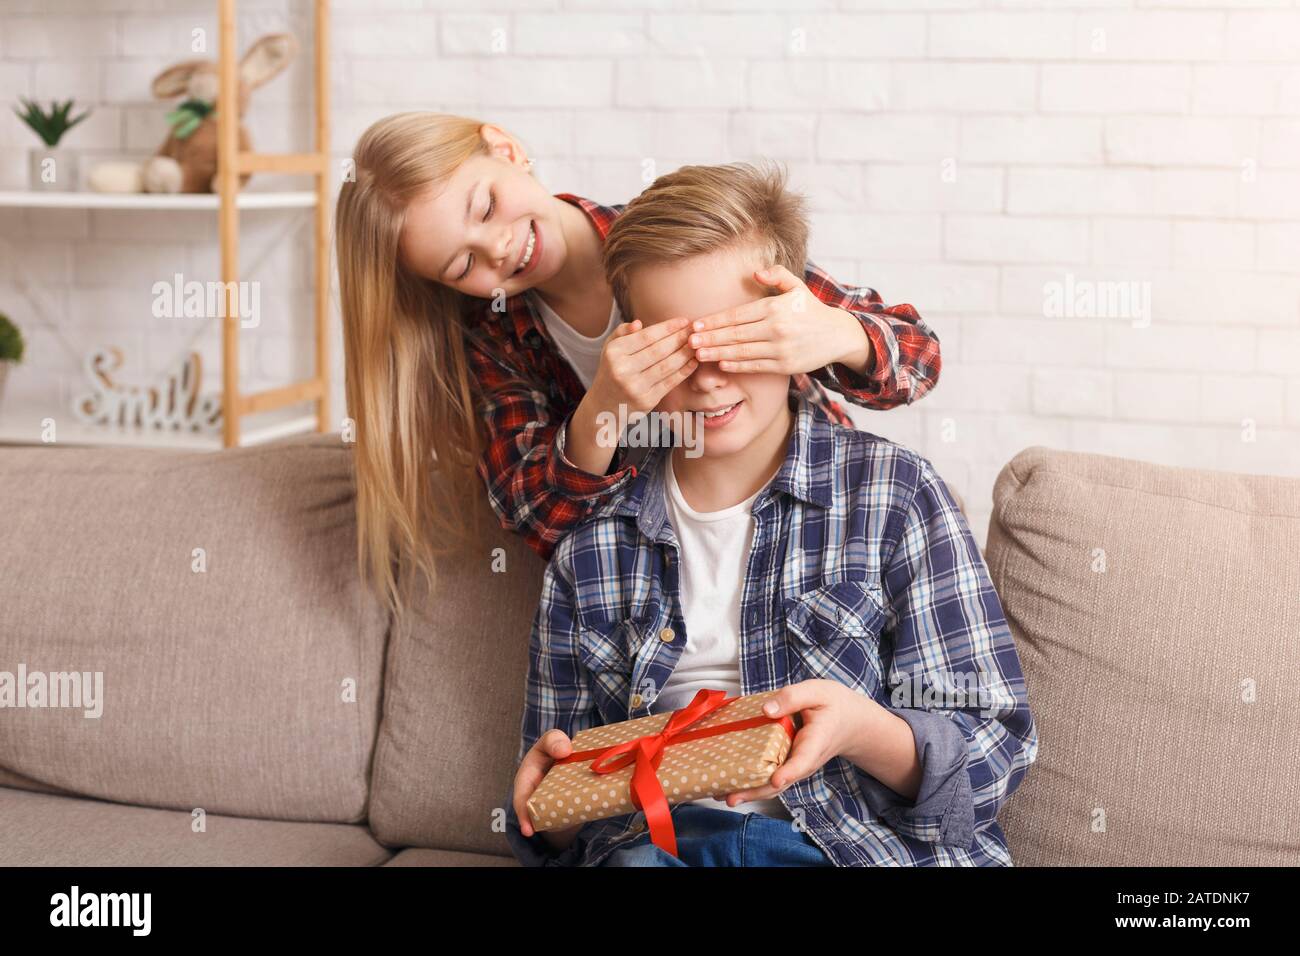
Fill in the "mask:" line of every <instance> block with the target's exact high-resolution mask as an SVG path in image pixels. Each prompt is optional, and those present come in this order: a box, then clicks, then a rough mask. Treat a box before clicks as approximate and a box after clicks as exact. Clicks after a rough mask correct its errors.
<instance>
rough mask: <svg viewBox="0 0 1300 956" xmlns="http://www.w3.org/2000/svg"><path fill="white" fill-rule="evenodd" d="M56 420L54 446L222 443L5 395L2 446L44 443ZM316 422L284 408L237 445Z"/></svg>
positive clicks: (0, 415)
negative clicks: (86, 418)
mask: <svg viewBox="0 0 1300 956" xmlns="http://www.w3.org/2000/svg"><path fill="white" fill-rule="evenodd" d="M47 418H51V419H53V420H54V422H55V433H54V437H55V442H54V445H55V446H57V447H63V446H85V445H110V446H116V447H129V448H176V449H181V450H187V451H216V450H218V449H219V448H222V447H223V445H224V443H223V441H222V436H221V432H215V433H210V434H203V433H199V432H192V431H178V430H174V429H163V428H134V427H132V428H122V427H115V426H112V425H84V424H82V423H81V422H79V421H78V420H77V419H76V418H75V417H74V416H73V415H72V413H71V412H70V411H68V409H67V408H65V407H63V406H62V405H59V404H58V403H57V402H55V401H50V402H44V403H38V402H33V401H15V400H14V399H13V397H12V396H7V397H6V398H5V399H4V400H3V401H2V402H0V445H40V444H43V443H45V437H44V431H45V429H44V425H43V424H42V423H43V422H44V421H45V419H47ZM315 427H316V415H315V414H314V413H307V414H302V413H299V414H296V415H294V414H290V413H289V411H288V410H278V411H272V412H265V413H263V414H262V415H260V416H258V420H257V421H256V422H249V423H247V424H246V425H245V427H244V430H243V434H242V435H241V436H240V442H239V444H240V446H241V447H242V446H247V445H260V444H263V443H265V442H269V441H275V440H276V439H278V438H285V437H288V436H289V435H300V434H302V433H304V432H309V431H311V430H312V429H314V428H315Z"/></svg>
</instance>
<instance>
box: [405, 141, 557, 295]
mask: <svg viewBox="0 0 1300 956" xmlns="http://www.w3.org/2000/svg"><path fill="white" fill-rule="evenodd" d="M483 139H484V141H485V142H486V143H487V144H488V147H489V152H488V153H487V154H483V155H477V156H472V157H470V158H469V159H468V160H466V161H465V162H463V163H461V165H460V168H458V169H457V170H456V171H455V172H454V173H453V174H452V175H451V177H450V178H449V179H448V180H447V181H446V182H445V183H440V184H438V185H437V186H435V187H432V188H431V189H429V190H428V191H427V192H426V193H425V194H424V195H422V196H419V197H417V198H416V199H414V200H412V201H411V203H410V205H409V206H408V207H407V210H406V220H405V223H404V224H403V226H402V234H401V238H400V240H399V246H398V249H399V254H400V256H401V259H402V264H403V265H404V266H405V267H406V268H407V269H409V270H410V271H411V272H413V273H414V274H416V275H419V276H423V277H424V278H426V279H432V280H433V281H435V282H440V283H442V284H443V285H446V286H450V287H451V288H453V289H456V290H457V291H458V292H463V293H465V294H466V295H472V296H475V297H477V298H480V299H490V298H492V297H493V296H495V295H496V294H497V291H498V290H503V291H504V292H505V294H506V295H515V294H517V293H519V292H523V291H524V290H525V289H531V288H533V287H534V286H536V285H538V284H540V283H542V282H545V281H546V280H547V279H550V278H553V277H554V276H555V274H556V273H557V272H559V271H560V268H561V266H563V264H564V257H565V252H566V248H565V241H564V232H563V230H562V229H561V227H560V222H559V220H558V218H557V217H556V215H555V203H556V200H555V198H554V197H553V196H551V194H550V193H548V192H547V191H546V189H545V188H544V187H543V186H542V184H541V183H539V182H538V181H537V180H536V178H534V177H533V176H532V175H531V174H530V173H529V172H528V167H527V160H526V158H525V157H524V153H523V148H522V147H521V146H520V145H519V143H518V142H516V141H515V140H514V139H512V138H511V137H510V136H509V135H508V134H507V133H505V132H503V131H502V130H500V129H499V128H497V127H495V126H491V125H485V126H484V127H483Z"/></svg>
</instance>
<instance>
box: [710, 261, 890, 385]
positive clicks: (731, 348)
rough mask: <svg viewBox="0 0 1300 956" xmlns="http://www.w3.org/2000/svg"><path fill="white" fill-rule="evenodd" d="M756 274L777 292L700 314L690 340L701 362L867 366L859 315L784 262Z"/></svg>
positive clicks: (779, 367) (762, 367) (750, 367)
mask: <svg viewBox="0 0 1300 956" xmlns="http://www.w3.org/2000/svg"><path fill="white" fill-rule="evenodd" d="M754 278H755V280H756V281H758V282H759V283H761V284H762V285H764V286H767V287H768V288H771V289H775V290H777V291H778V292H779V294H778V295H772V296H764V297H763V298H760V299H755V300H754V301H753V302H747V303H745V304H744V305H741V306H737V307H735V308H733V309H725V310H723V311H722V312H715V313H713V314H712V315H706V316H704V317H702V318H699V319H696V320H695V321H694V322H693V323H692V332H691V336H690V341H689V344H690V346H691V348H692V349H694V350H695V355H696V358H698V359H699V360H700V361H701V362H717V363H718V367H719V368H720V369H722V370H723V371H724V372H770V373H776V374H781V375H796V374H798V373H800V372H811V371H814V370H815V369H819V368H822V367H823V366H826V365H830V364H831V363H833V362H841V363H843V364H845V365H847V366H849V367H850V368H852V369H854V370H856V371H859V372H861V371H865V370H866V369H867V368H868V367H869V363H870V360H871V340H870V339H868V338H867V333H866V331H865V330H864V329H863V328H862V322H861V320H860V319H858V318H857V316H855V315H853V314H852V313H850V312H846V311H845V310H843V309H837V308H833V307H832V306H829V305H827V304H826V303H824V302H822V301H821V300H820V299H818V298H817V296H815V295H813V294H812V292H810V291H809V289H808V287H807V286H806V285H805V284H804V282H803V280H802V279H800V278H798V277H797V276H795V275H794V274H793V273H791V272H790V270H789V269H786V268H785V267H784V266H773V267H772V268H771V269H761V270H759V271H757V272H755V273H754Z"/></svg>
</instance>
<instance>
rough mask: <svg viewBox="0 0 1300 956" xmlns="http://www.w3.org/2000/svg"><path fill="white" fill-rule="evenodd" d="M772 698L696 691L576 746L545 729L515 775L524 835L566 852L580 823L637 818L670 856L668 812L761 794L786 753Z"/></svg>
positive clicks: (788, 724)
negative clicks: (749, 790)
mask: <svg viewBox="0 0 1300 956" xmlns="http://www.w3.org/2000/svg"><path fill="white" fill-rule="evenodd" d="M776 693H777V692H776V691H768V692H766V693H763V694H752V695H750V696H748V697H731V698H729V697H727V695H726V693H725V692H724V691H721V690H701V691H700V692H699V693H698V694H696V695H695V698H694V700H692V701H691V702H690V703H689V704H687V705H686V706H685V707H683V708H681V709H680V710H675V711H672V712H671V713H661V714H654V715H652V716H649V717H638V718H636V719H634V720H625V721H621V722H619V723H613V724H605V725H602V726H598V727H590V728H588V729H586V730H583V731H580V732H579V733H578V734H577V735H576V736H575V737H574V738H573V739H572V740H570V739H569V738H568V736H567V735H565V734H564V733H563V732H562V731H559V730H551V731H548V732H547V733H545V734H543V735H542V736H541V737H540V738H538V741H537V743H536V744H534V746H533V747H532V749H530V750H529V751H528V753H527V755H526V756H525V757H524V760H523V762H522V763H521V764H520V767H519V771H518V773H517V774H516V775H515V787H514V797H513V800H514V807H515V814H516V816H517V817H518V818H519V829H520V832H521V833H523V835H524V836H526V837H528V836H532V835H533V833H535V832H539V831H540V832H546V833H547V839H548V841H549V842H551V844H552V845H553V846H556V847H558V848H563V847H565V846H567V845H568V844H569V843H571V842H572V840H573V837H574V835H575V834H576V833H577V830H578V829H579V827H580V826H581V825H582V824H584V823H589V822H591V821H593V820H602V819H605V818H607V817H615V816H620V815H622V814H627V813H632V812H634V811H636V810H643V811H644V812H645V816H646V822H647V824H648V825H649V829H650V836H651V839H653V841H654V843H655V845H656V846H659V847H660V848H662V849H664V850H666V851H667V852H669V853H672V854H673V855H676V853H677V843H676V838H675V836H674V833H673V826H672V818H671V816H670V815H669V807H671V806H676V805H677V804H679V803H687V802H689V801H691V800H696V799H699V798H701V797H713V798H722V797H725V796H726V795H727V794H728V793H732V792H734V791H736V790H740V789H743V788H746V787H758V786H762V785H764V784H766V783H767V782H768V781H769V780H770V779H771V776H772V771H773V770H775V769H776V768H777V767H779V766H780V765H781V763H782V762H783V761H784V760H785V758H786V755H787V754H788V753H789V752H790V742H791V740H792V739H793V738H794V736H795V729H794V723H793V721H791V719H790V718H789V717H785V716H780V715H777V716H773V715H769V714H767V713H765V712H764V711H763V704H764V703H765V702H766V701H769V700H771V699H772V697H773V696H774V695H775V694H776ZM539 781H540V782H539ZM548 831H550V832H548Z"/></svg>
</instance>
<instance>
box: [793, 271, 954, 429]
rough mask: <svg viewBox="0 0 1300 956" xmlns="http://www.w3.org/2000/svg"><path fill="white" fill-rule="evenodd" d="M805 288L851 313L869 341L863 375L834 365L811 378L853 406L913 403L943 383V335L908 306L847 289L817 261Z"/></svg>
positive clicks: (862, 290)
mask: <svg viewBox="0 0 1300 956" xmlns="http://www.w3.org/2000/svg"><path fill="white" fill-rule="evenodd" d="M804 284H805V285H807V286H808V289H809V291H811V292H812V294H813V295H815V296H817V298H818V299H820V300H821V301H822V302H824V303H826V304H827V305H829V306H832V307H834V308H837V309H843V310H844V311H846V312H849V313H851V314H852V315H853V316H854V317H856V318H857V320H858V321H859V322H861V323H862V330H863V331H864V332H865V333H866V335H867V340H868V341H869V342H870V343H871V360H870V364H869V366H868V368H867V369H866V371H865V373H862V372H857V371H854V370H853V369H851V368H849V367H848V366H847V365H844V364H842V363H839V362H836V363H833V364H831V365H828V366H826V367H824V368H819V369H815V370H813V371H811V372H809V373H808V374H809V375H811V376H812V377H813V378H815V379H817V380H818V381H819V382H821V383H822V384H823V385H825V386H827V387H828V388H832V389H834V390H835V391H837V392H839V393H840V394H841V395H843V396H844V397H845V398H847V399H848V400H849V401H851V402H853V403H854V404H855V405H861V406H862V407H864V408H874V409H886V408H895V407H897V406H899V405H910V404H911V403H912V402H914V401H916V400H917V399H918V398H920V397H921V396H923V395H925V394H926V392H928V391H930V389H932V388H934V386H935V385H937V384H938V383H939V372H940V370H941V368H942V367H943V362H942V357H941V356H940V351H939V336H938V335H936V334H935V332H934V330H933V329H931V328H930V327H929V326H928V325H926V324H925V322H924V320H923V319H922V318H921V315H920V313H919V312H917V311H916V309H915V308H914V307H912V306H911V305H908V304H906V303H901V304H899V305H886V304H885V303H884V301H883V300H882V299H881V297H880V293H878V292H877V291H876V290H875V289H872V288H869V287H862V288H848V287H846V286H843V285H841V284H840V283H838V282H836V281H835V280H834V279H833V278H831V276H830V275H829V274H827V273H826V272H825V271H823V270H822V269H821V268H819V267H818V266H816V265H814V264H813V263H811V262H810V263H808V264H807V266H806V267H805V271H804Z"/></svg>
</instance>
